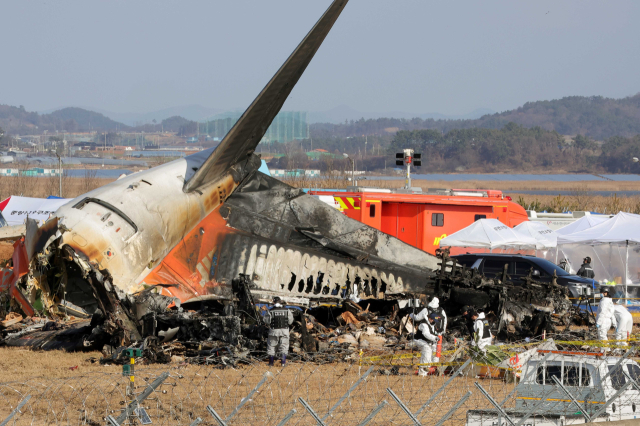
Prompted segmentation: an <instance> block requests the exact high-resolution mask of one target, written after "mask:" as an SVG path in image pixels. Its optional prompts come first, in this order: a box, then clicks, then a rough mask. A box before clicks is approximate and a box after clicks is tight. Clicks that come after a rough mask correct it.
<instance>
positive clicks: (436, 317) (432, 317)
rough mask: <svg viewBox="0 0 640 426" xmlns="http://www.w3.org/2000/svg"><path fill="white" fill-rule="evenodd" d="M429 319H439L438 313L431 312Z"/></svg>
mask: <svg viewBox="0 0 640 426" xmlns="http://www.w3.org/2000/svg"><path fill="white" fill-rule="evenodd" d="M429 319H432V320H434V321H435V320H437V319H438V314H436V313H435V312H434V313H432V314H429Z"/></svg>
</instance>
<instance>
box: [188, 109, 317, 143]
mask: <svg viewBox="0 0 640 426" xmlns="http://www.w3.org/2000/svg"><path fill="white" fill-rule="evenodd" d="M241 115H242V114H241V113H226V114H222V115H220V116H219V118H217V119H214V120H210V121H206V122H204V123H199V124H198V125H199V126H200V129H199V130H200V133H201V134H206V135H208V136H209V137H211V138H213V140H222V139H223V138H224V137H225V135H226V134H227V133H229V130H231V128H232V127H233V126H234V124H236V121H238V119H239V118H240V117H241ZM301 139H309V124H308V120H307V113H306V112H304V111H282V112H280V113H278V115H276V118H275V119H274V120H273V122H272V123H271V126H269V128H268V129H267V133H265V135H264V137H263V138H262V140H261V141H260V142H261V143H269V142H282V143H284V142H290V141H293V140H301Z"/></svg>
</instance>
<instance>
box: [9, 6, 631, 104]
mask: <svg viewBox="0 0 640 426" xmlns="http://www.w3.org/2000/svg"><path fill="white" fill-rule="evenodd" d="M329 4H330V1H329V0H268V1H264V0H231V1H230V0H224V1H221V0H198V1H195V0H193V1H189V0H181V1H166V0H153V1H151V0H149V1H143V0H135V1H130V0H127V1H124V0H110V1H86V0H79V1H66V0H47V1H35V0H32V1H10V2H3V5H2V15H3V19H2V23H1V24H0V39H1V40H2V43H1V44H0V46H2V49H1V55H2V56H1V57H0V58H1V59H0V60H1V65H0V82H1V83H0V103H2V104H10V105H24V106H25V107H26V108H27V110H46V109H51V108H56V107H61V106H86V107H95V108H100V109H105V110H110V111H115V112H145V111H155V110H159V109H162V108H167V107H171V106H178V105H189V104H200V105H204V106H207V107H213V108H221V109H234V108H245V107H246V106H247V105H248V104H249V103H250V102H251V101H252V100H253V98H254V97H255V96H256V94H257V93H258V92H259V91H260V89H261V88H262V87H263V86H264V84H266V82H267V81H268V80H269V78H271V76H272V75H273V73H274V72H275V71H276V70H277V69H278V67H279V66H280V65H281V63H282V62H283V61H284V60H285V59H286V57H287V56H288V55H289V53H290V52H291V51H292V50H293V49H294V48H295V46H296V45H297V44H298V43H299V41H300V40H301V39H302V37H304V35H305V34H306V32H307V31H308V30H309V29H310V28H311V27H312V25H313V24H314V23H315V21H316V20H317V19H318V18H319V17H320V16H321V14H322V12H324V10H325V9H326V8H327V7H328V5H329ZM639 22H640V2H639V1H637V0H616V1H601V0H598V1H589V0H563V1H560V2H558V1H557V0H554V1H542V0H535V1H534V0H529V1H527V0H524V1H523V0H509V1H489V2H481V1H477V0H458V1H446V2H444V1H430V0H351V2H350V3H349V4H348V5H347V7H346V9H345V11H344V13H343V14H342V16H341V17H340V19H338V22H337V24H336V25H335V26H334V29H333V30H332V32H331V33H330V34H329V36H328V38H327V40H326V41H325V43H324V45H323V46H322V47H321V48H320V51H319V52H318V54H317V55H316V57H315V58H314V60H313V61H312V62H311V65H310V66H309V68H308V69H307V71H306V73H305V75H304V76H303V77H302V79H301V80H300V82H299V84H298V86H297V87H296V89H295V90H294V91H293V93H292V94H291V97H290V99H289V101H288V102H287V104H286V105H285V109H303V110H309V111H321V110H325V109H330V108H333V107H336V106H339V105H343V104H344V105H348V106H350V107H352V108H355V109H358V110H361V111H367V112H384V111H407V112H415V113H426V112H440V113H445V114H464V113H467V112H470V111H472V110H474V109H476V108H491V109H493V110H496V111H502V110H505V109H511V108H514V107H517V106H519V105H521V104H523V103H524V102H527V101H532V100H541V99H554V98H559V97H563V96H568V95H603V96H607V97H624V96H629V95H633V94H635V93H637V92H640V24H639Z"/></svg>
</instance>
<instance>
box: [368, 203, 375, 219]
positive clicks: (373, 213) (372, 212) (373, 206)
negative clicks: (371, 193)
mask: <svg viewBox="0 0 640 426" xmlns="http://www.w3.org/2000/svg"><path fill="white" fill-rule="evenodd" d="M369 217H376V205H375V204H373V203H371V205H370V206H369Z"/></svg>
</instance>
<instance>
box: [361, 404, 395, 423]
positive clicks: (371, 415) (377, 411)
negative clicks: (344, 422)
mask: <svg viewBox="0 0 640 426" xmlns="http://www.w3.org/2000/svg"><path fill="white" fill-rule="evenodd" d="M387 404H388V402H387V401H384V400H383V401H382V402H381V403H380V405H378V406H376V408H374V409H373V410H371V412H370V413H369V414H368V415H367V417H365V418H364V420H363V421H362V423H360V424H359V425H358V426H365V425H366V424H367V423H369V422H370V421H371V420H372V419H373V418H374V417H375V416H376V415H378V413H379V412H380V410H382V409H383V408H384V407H385V406H386V405H387Z"/></svg>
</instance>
